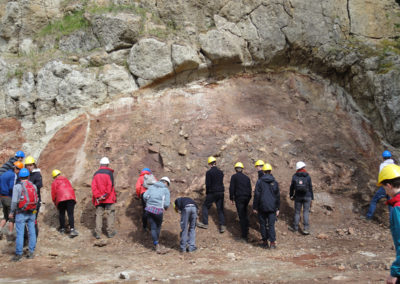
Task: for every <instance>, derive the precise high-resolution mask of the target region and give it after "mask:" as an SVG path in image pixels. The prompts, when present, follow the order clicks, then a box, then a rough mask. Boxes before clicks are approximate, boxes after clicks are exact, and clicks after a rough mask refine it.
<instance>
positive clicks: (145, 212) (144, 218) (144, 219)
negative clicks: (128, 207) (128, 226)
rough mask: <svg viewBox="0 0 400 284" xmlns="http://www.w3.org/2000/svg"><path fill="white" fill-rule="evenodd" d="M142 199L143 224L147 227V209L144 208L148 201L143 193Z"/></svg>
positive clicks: (144, 227)
mask: <svg viewBox="0 0 400 284" xmlns="http://www.w3.org/2000/svg"><path fill="white" fill-rule="evenodd" d="M140 200H141V201H142V224H143V229H146V228H147V211H146V210H144V209H145V208H146V201H144V199H143V194H142V195H141V196H140Z"/></svg>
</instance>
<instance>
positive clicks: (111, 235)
mask: <svg viewBox="0 0 400 284" xmlns="http://www.w3.org/2000/svg"><path fill="white" fill-rule="evenodd" d="M116 234H117V232H116V231H112V232H111V233H109V234H107V237H108V238H109V239H111V238H113V237H114V236H115V235H116Z"/></svg>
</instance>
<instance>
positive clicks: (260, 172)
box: [257, 170, 264, 178]
mask: <svg viewBox="0 0 400 284" xmlns="http://www.w3.org/2000/svg"><path fill="white" fill-rule="evenodd" d="M257 173H258V178H260V177H262V176H263V175H264V171H263V170H259V171H257Z"/></svg>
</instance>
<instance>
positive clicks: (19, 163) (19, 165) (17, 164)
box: [14, 161, 24, 169]
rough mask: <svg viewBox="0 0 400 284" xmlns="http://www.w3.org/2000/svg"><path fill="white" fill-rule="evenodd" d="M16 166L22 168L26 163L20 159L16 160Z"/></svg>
mask: <svg viewBox="0 0 400 284" xmlns="http://www.w3.org/2000/svg"><path fill="white" fill-rule="evenodd" d="M14 167H16V168H18V169H22V168H23V167H24V164H23V163H22V162H20V161H16V162H14Z"/></svg>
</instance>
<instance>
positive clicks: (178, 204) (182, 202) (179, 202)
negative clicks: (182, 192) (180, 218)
mask: <svg viewBox="0 0 400 284" xmlns="http://www.w3.org/2000/svg"><path fill="white" fill-rule="evenodd" d="M189 204H193V205H195V206H196V208H197V204H196V202H195V201H194V200H193V199H191V198H189V197H179V198H177V199H175V208H177V209H178V210H179V211H182V210H183V209H184V208H185V206H186V205H189Z"/></svg>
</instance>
